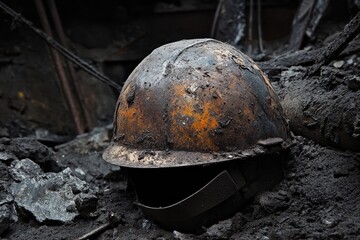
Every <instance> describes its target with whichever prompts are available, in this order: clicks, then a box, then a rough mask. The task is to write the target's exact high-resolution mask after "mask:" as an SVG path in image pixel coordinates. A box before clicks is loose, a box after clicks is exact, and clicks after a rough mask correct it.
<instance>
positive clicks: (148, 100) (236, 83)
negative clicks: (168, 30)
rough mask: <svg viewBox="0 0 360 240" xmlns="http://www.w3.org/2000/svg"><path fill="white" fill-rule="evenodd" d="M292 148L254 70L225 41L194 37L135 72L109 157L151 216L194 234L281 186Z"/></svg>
mask: <svg viewBox="0 0 360 240" xmlns="http://www.w3.org/2000/svg"><path fill="white" fill-rule="evenodd" d="M289 144H290V131H289V128H288V125H287V122H286V120H285V117H284V114H283V111H282V109H281V106H280V104H279V101H278V99H277V96H276V94H275V93H274V90H273V89H272V87H271V84H270V82H269V80H268V78H267V77H266V76H265V75H264V73H263V72H262V71H261V70H260V69H259V68H258V67H257V65H256V64H255V63H254V62H253V61H252V60H251V59H250V58H249V57H247V56H246V55H244V54H243V53H241V52H240V51H238V50H237V49H236V48H234V47H232V46H230V45H228V44H225V43H221V42H219V41H217V40H213V39H195V40H183V41H178V42H174V43H170V44H167V45H164V46H162V47H160V48H157V49H155V50H154V51H153V52H152V53H151V54H150V55H149V56H147V57H146V58H145V59H144V60H143V61H142V62H141V63H140V64H139V65H138V66H137V67H136V69H135V70H134V71H133V72H132V74H131V75H130V76H129V78H128V79H127V81H126V82H125V85H124V87H123V89H122V91H121V93H120V97H119V99H118V102H117V107H116V111H115V119H114V136H113V140H112V143H111V144H110V146H109V147H108V148H107V149H106V150H105V152H104V154H103V158H104V159H105V160H106V161H108V162H110V163H112V164H116V165H120V166H122V167H124V169H125V170H127V172H128V176H129V177H130V180H131V182H132V183H133V185H134V187H135V190H136V193H137V199H138V203H137V204H138V206H139V207H140V208H141V209H142V210H143V212H144V213H145V215H146V216H148V217H149V218H151V219H153V220H154V221H155V222H156V223H158V224H159V225H161V226H163V227H164V228H166V229H177V230H181V231H184V232H193V231H197V230H198V229H201V227H202V226H208V225H210V224H213V223H214V222H216V221H218V220H221V219H225V218H227V217H229V216H231V215H232V214H234V213H235V212H237V211H238V210H239V209H241V208H242V207H244V206H245V205H246V204H247V203H248V202H249V200H250V199H251V198H252V197H254V196H255V195H256V194H257V193H259V192H260V191H264V190H268V189H270V188H271V187H272V186H274V184H276V183H278V182H279V181H280V180H281V178H282V162H283V161H282V159H283V156H285V155H286V154H285V155H284V153H285V152H286V151H285V150H286V149H287V146H289Z"/></svg>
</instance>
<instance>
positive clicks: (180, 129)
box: [169, 86, 220, 151]
mask: <svg viewBox="0 0 360 240" xmlns="http://www.w3.org/2000/svg"><path fill="white" fill-rule="evenodd" d="M174 95H178V96H180V98H178V99H180V100H178V101H177V102H176V103H173V104H172V105H173V106H177V107H176V108H174V109H172V110H171V112H169V115H170V119H171V130H172V132H173V137H174V139H172V140H173V141H174V143H175V144H178V145H179V147H182V148H185V149H188V150H190V149H189V148H194V149H202V150H213V151H216V150H217V149H218V147H217V146H216V145H215V144H214V143H213V142H212V138H211V136H210V134H213V133H214V131H215V129H216V128H218V127H219V123H218V120H217V119H216V118H215V117H214V116H212V114H216V113H218V112H219V111H220V109H219V108H218V107H217V106H216V105H217V104H216V102H214V101H210V102H206V103H201V102H199V101H198V100H197V99H196V98H192V97H190V96H189V97H187V96H186V95H187V93H185V88H184V86H174ZM197 104H199V105H201V109H199V108H196V106H197ZM189 144H191V145H189Z"/></svg>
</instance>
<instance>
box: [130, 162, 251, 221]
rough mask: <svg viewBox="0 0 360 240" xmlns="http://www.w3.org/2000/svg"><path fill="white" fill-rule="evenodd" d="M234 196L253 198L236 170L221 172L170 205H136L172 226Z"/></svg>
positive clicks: (149, 214) (148, 214)
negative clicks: (196, 189) (193, 191)
mask: <svg viewBox="0 0 360 240" xmlns="http://www.w3.org/2000/svg"><path fill="white" fill-rule="evenodd" d="M235 194H238V195H239V194H240V195H241V198H242V199H244V200H247V199H250V198H251V197H252V196H253V194H251V193H250V192H249V190H248V189H247V187H246V182H245V179H244V177H243V175H242V173H241V172H240V170H239V169H236V168H235V169H229V170H224V171H222V172H221V173H220V174H218V175H217V176H216V177H214V178H213V179H212V180H210V181H209V182H208V183H207V184H206V185H205V186H203V187H202V188H201V189H199V190H198V191H196V192H195V193H193V194H191V195H190V196H188V197H186V198H184V199H183V200H181V201H179V202H177V203H174V204H172V205H169V206H163V207H151V206H147V205H144V204H142V203H136V204H137V205H138V206H139V207H140V208H141V209H142V210H143V212H144V214H145V215H147V216H148V217H149V218H151V219H153V220H155V221H159V222H164V221H165V222H167V223H169V225H172V223H179V222H183V221H186V220H190V219H192V218H195V217H197V216H199V215H202V214H204V213H206V212H207V211H209V210H210V209H212V208H214V207H216V206H218V205H220V204H221V203H223V202H225V201H226V200H228V199H229V198H231V197H232V196H234V195H235Z"/></svg>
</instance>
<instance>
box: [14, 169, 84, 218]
mask: <svg viewBox="0 0 360 240" xmlns="http://www.w3.org/2000/svg"><path fill="white" fill-rule="evenodd" d="M10 189H11V193H12V195H13V196H14V201H15V202H16V204H17V206H18V207H19V208H21V209H24V210H26V211H27V212H30V213H31V214H32V215H33V216H34V217H35V219H36V220H37V221H38V222H40V223H42V222H44V221H59V222H70V221H72V220H74V218H75V217H76V216H78V215H79V211H78V210H77V209H76V203H75V199H77V198H81V196H79V195H78V194H79V193H87V192H89V186H88V184H87V183H86V182H84V181H81V180H80V179H79V178H77V177H75V176H74V175H73V174H72V172H71V170H70V169H69V168H67V169H65V170H63V171H62V172H60V173H44V174H41V175H38V176H36V177H28V178H22V179H21V182H15V183H13V184H12V185H11V187H10Z"/></svg>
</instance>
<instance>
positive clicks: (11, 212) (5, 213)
mask: <svg viewBox="0 0 360 240" xmlns="http://www.w3.org/2000/svg"><path fill="white" fill-rule="evenodd" d="M17 221H18V217H17V213H16V210H15V207H14V205H12V204H1V205H0V236H1V235H2V234H3V233H4V232H5V231H6V230H7V229H8V228H9V227H10V225H11V223H13V222H17ZM0 239H2V238H0Z"/></svg>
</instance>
